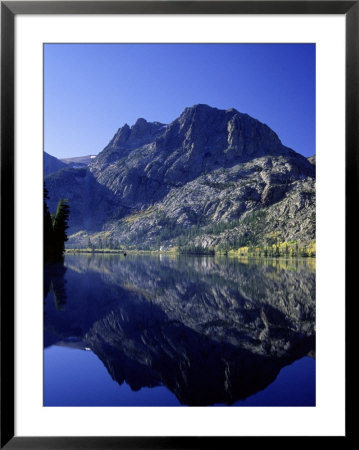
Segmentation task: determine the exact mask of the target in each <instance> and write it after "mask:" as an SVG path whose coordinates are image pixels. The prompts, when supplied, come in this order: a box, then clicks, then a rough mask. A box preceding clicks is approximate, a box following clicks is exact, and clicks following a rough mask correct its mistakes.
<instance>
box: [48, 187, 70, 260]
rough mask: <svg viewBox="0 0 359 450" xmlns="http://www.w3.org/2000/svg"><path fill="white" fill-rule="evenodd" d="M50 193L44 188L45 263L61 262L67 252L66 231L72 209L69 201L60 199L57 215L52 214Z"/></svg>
mask: <svg viewBox="0 0 359 450" xmlns="http://www.w3.org/2000/svg"><path fill="white" fill-rule="evenodd" d="M48 198H49V197H48V191H47V189H46V187H45V186H44V259H45V261H61V260H62V259H63V256H64V252H65V242H66V241H67V240H68V238H67V233H66V230H67V229H68V227H69V226H68V220H69V214H70V208H69V205H68V204H67V200H64V199H60V200H59V203H58V205H57V210H56V214H55V215H54V216H53V215H52V214H50V212H49V209H48V207H47V204H46V200H48Z"/></svg>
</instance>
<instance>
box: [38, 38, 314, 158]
mask: <svg viewBox="0 0 359 450" xmlns="http://www.w3.org/2000/svg"><path fill="white" fill-rule="evenodd" d="M197 103H206V104H208V105H210V106H214V107H216V108H220V109H228V108H236V109H237V110H238V111H240V112H243V113H247V114H249V115H251V116H252V117H255V118H256V119H258V120H260V121H261V122H264V123H266V124H267V125H268V126H270V127H271V128H272V129H273V130H274V131H275V132H276V133H277V134H278V136H279V138H280V139H281V141H282V142H283V144H284V145H287V146H288V147H291V148H292V149H293V150H295V151H297V152H298V153H302V154H303V155H305V156H311V155H313V154H314V153H315V45H314V44H45V46H44V137H45V139H44V150H45V151H46V152H48V153H50V154H51V155H53V156H56V157H57V158H66V157H71V156H82V155H89V154H92V155H93V154H97V153H99V152H100V151H101V150H102V149H103V148H104V147H105V146H106V145H107V143H108V142H109V141H110V139H111V138H112V137H113V135H114V134H115V132H116V131H117V129H118V128H120V127H122V126H123V125H124V124H125V123H128V124H129V125H133V124H134V123H135V121H136V120H137V119H138V118H139V117H143V118H145V119H146V120H148V121H159V122H163V123H170V122H172V121H173V120H174V119H176V118H177V117H178V116H179V115H180V114H181V112H182V111H183V110H184V109H185V108H186V107H187V106H192V105H195V104H197Z"/></svg>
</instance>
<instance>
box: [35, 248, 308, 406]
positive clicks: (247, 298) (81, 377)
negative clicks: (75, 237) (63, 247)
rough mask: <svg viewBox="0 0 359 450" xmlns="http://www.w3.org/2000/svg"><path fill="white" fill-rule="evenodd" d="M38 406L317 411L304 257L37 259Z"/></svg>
mask: <svg viewBox="0 0 359 450" xmlns="http://www.w3.org/2000/svg"><path fill="white" fill-rule="evenodd" d="M44 282H45V286H44V289H45V307H44V326H45V333H44V345H45V351H44V405H45V406H222V405H223V406H230V405H231V406H315V359H314V356H315V268H314V262H313V261H312V260H290V261H285V260H270V261H264V260H260V261H239V260H238V259H232V258H225V257H194V256H186V257H170V256H165V255H160V256H148V255H129V256H127V257H124V256H122V255H66V258H65V264H64V265H58V264H57V265H56V264H54V265H45V277H44Z"/></svg>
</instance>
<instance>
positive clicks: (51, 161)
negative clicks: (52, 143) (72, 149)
mask: <svg viewBox="0 0 359 450" xmlns="http://www.w3.org/2000/svg"><path fill="white" fill-rule="evenodd" d="M65 167H66V164H65V163H63V162H62V161H60V160H59V159H57V158H55V156H51V155H49V154H48V153H46V152H44V176H45V177H46V176H47V175H50V174H51V173H53V172H57V171H58V170H61V169H63V168H65Z"/></svg>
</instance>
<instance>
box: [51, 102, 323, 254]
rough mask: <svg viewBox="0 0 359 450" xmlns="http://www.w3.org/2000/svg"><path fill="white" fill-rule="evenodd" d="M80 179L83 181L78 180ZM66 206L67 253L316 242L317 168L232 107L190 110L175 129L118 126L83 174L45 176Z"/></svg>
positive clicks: (141, 123) (138, 124)
mask: <svg viewBox="0 0 359 450" xmlns="http://www.w3.org/2000/svg"><path fill="white" fill-rule="evenodd" d="M80 178H81V181H80ZM45 181H46V186H47V188H48V190H49V195H50V199H51V200H52V201H53V202H54V203H55V202H57V199H58V197H59V196H65V197H66V198H68V199H69V203H70V208H71V219H70V232H71V233H72V234H73V236H72V238H70V241H69V245H70V246H71V245H73V246H78V245H85V244H86V242H88V238H89V237H90V238H91V236H102V237H105V238H106V239H109V238H110V239H113V240H116V241H118V242H119V243H120V244H124V245H127V246H131V245H132V246H135V247H140V248H158V246H159V245H161V246H162V247H163V248H168V247H173V246H175V245H178V244H179V243H180V244H183V245H186V244H194V243H195V244H196V245H200V246H203V247H212V246H216V245H217V246H218V245H221V244H228V243H229V242H236V243H242V244H243V243H246V242H247V241H251V242H252V243H255V242H258V243H260V242H264V241H265V239H266V236H267V235H268V233H271V232H273V231H277V232H279V234H280V236H281V239H282V240H301V241H303V242H306V241H309V240H312V239H314V238H315V165H313V164H312V162H311V161H309V160H308V159H307V158H305V157H304V156H302V155H299V154H298V153H296V152H294V151H293V150H291V149H289V148H287V147H285V146H284V145H283V144H282V143H281V141H280V140H279V138H278V136H277V135H276V134H275V133H274V131H272V130H271V129H270V128H269V127H268V126H267V125H265V124H263V123H261V122H259V121H258V120H256V119H254V118H252V117H250V116H248V115H247V114H243V113H240V112H238V111H236V110H235V109H229V110H219V109H216V108H212V107H209V106H207V105H195V106H193V107H191V108H186V109H185V110H184V112H183V113H182V114H181V115H180V117H178V118H177V119H176V120H174V121H173V122H172V123H170V124H168V125H165V124H162V123H159V122H153V123H149V122H147V121H146V120H145V119H138V120H137V122H136V123H135V124H134V125H133V126H132V127H129V126H128V125H127V124H126V125H124V126H123V127H122V128H120V129H119V130H118V131H117V132H116V134H115V135H114V137H113V138H112V139H111V141H110V142H109V144H108V145H107V146H106V147H105V148H104V149H103V151H102V152H100V153H99V155H98V156H97V157H96V158H93V160H92V161H91V162H90V164H89V166H88V167H87V168H85V169H72V170H67V171H62V172H59V173H55V174H51V175H50V176H48V177H47V178H46V180H45Z"/></svg>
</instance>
